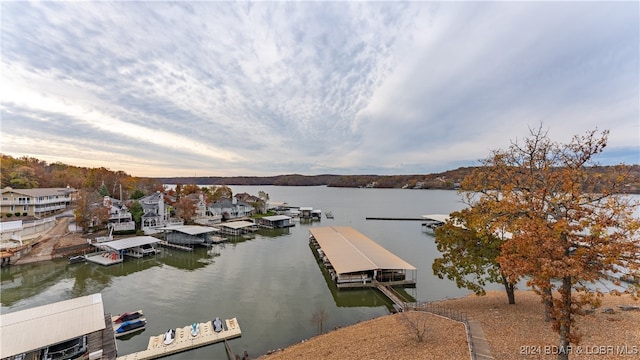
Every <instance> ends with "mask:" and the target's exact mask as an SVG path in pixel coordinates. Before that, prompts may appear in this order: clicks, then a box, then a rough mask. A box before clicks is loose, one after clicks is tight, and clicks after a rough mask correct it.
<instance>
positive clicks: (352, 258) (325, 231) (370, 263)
mask: <svg viewBox="0 0 640 360" xmlns="http://www.w3.org/2000/svg"><path fill="white" fill-rule="evenodd" d="M309 231H310V232H311V235H312V236H313V237H314V238H315V239H316V241H317V242H318V244H319V245H320V247H321V248H322V251H324V253H325V255H326V256H327V258H329V261H330V262H331V265H333V268H334V269H336V271H337V272H338V274H346V273H353V272H360V271H368V270H415V269H416V268H415V267H414V266H413V265H411V264H409V263H408V262H406V261H404V260H402V259H401V258H399V257H398V256H396V255H395V254H393V253H391V252H390V251H389V250H387V249H385V248H383V247H382V246H380V245H379V244H378V243H376V242H374V241H373V240H371V239H369V238H368V237H366V236H365V235H363V234H362V233H360V232H359V231H357V230H355V229H354V228H352V227H349V226H327V227H312V228H311V229H309Z"/></svg>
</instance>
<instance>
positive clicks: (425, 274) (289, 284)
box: [0, 186, 499, 359]
mask: <svg viewBox="0 0 640 360" xmlns="http://www.w3.org/2000/svg"><path fill="white" fill-rule="evenodd" d="M231 188H232V189H233V192H234V194H236V193H240V192H247V193H249V194H252V195H257V194H258V191H261V190H262V191H265V192H266V193H268V194H269V196H270V199H271V201H276V202H287V203H288V204H289V205H292V206H310V207H313V208H314V209H321V210H322V211H323V212H327V211H331V212H332V213H333V215H334V219H327V218H326V217H325V216H324V215H323V218H322V220H321V221H316V222H313V223H296V226H295V227H292V228H288V229H285V230H270V231H261V232H260V233H258V234H255V235H252V236H251V237H249V238H246V239H242V240H241V241H237V242H233V243H227V244H224V245H218V246H215V247H213V248H210V249H205V248H201V249H197V250H196V251H194V252H193V253H186V252H180V251H172V250H166V249H165V250H163V253H161V254H159V255H157V256H155V257H150V258H145V259H139V260H136V259H129V258H128V259H126V260H125V262H124V263H122V264H118V265H114V266H111V267H103V266H100V265H97V264H90V263H84V264H73V265H69V264H67V263H66V261H64V260H61V261H49V262H45V263H38V264H29V265H21V266H20V265H19V266H12V267H9V268H3V269H2V277H1V279H2V291H1V297H0V301H1V303H2V308H1V311H2V313H6V312H10V311H16V310H20V309H25V308H29V307H33V306H38V305H43V304H48V303H52V302H56V301H60V300H65V299H70V298H74V297H78V296H84V295H88V294H92V293H96V292H100V293H102V298H103V302H104V307H105V311H106V312H110V313H112V314H114V315H115V314H119V313H122V312H125V311H132V310H137V309H142V310H143V311H144V313H145V316H146V317H147V320H148V324H147V328H146V330H145V331H144V332H143V333H141V334H140V335H136V336H133V337H132V338H130V339H127V340H118V341H117V346H118V353H119V354H128V353H132V352H135V351H140V350H144V349H145V348H146V346H147V343H148V340H149V336H154V335H159V334H162V333H164V332H165V331H166V330H167V329H169V328H172V327H173V328H174V327H182V326H186V325H189V324H191V323H193V322H204V321H206V320H211V319H213V318H215V317H216V316H218V317H220V318H223V319H224V318H231V317H236V318H237V319H238V322H239V324H240V327H241V329H242V337H241V338H238V339H234V340H232V341H230V345H231V347H232V349H233V350H234V351H235V352H236V353H242V352H244V351H245V350H246V351H248V352H249V355H250V356H252V357H255V356H258V355H261V354H264V353H266V352H267V351H269V350H272V349H277V348H282V347H285V346H288V345H290V344H292V343H296V342H299V341H301V340H303V339H306V338H309V337H311V336H314V335H315V334H316V325H315V324H314V323H313V322H312V321H311V318H312V315H313V313H314V312H316V311H318V310H319V309H324V310H325V311H326V312H327V313H328V318H327V320H326V322H325V325H324V328H325V330H327V329H333V328H335V327H340V326H345V325H350V324H353V323H356V322H359V321H363V320H367V319H370V318H374V317H377V316H380V315H384V314H387V313H389V310H388V306H389V303H388V300H386V299H385V298H384V297H383V296H381V295H379V294H378V293H377V292H376V291H374V290H353V291H341V292H337V291H335V290H334V289H332V288H331V287H330V286H329V284H328V282H327V279H326V277H325V276H324V275H323V272H322V271H321V268H320V266H319V265H318V263H317V262H316V260H315V258H314V256H313V253H312V252H311V249H310V247H309V241H308V236H309V228H310V227H311V226H331V225H335V226H351V227H353V228H355V229H356V230H358V231H360V232H362V233H363V234H365V235H366V236H368V237H369V238H371V239H372V240H374V241H376V242H377V243H379V244H380V245H382V246H384V247H385V248H387V249H388V250H390V251H391V252H393V253H394V254H396V255H398V256H399V257H401V258H402V259H404V260H406V261H408V262H409V263H411V264H412V265H413V266H415V267H416V268H417V269H418V278H417V281H418V284H417V286H416V288H415V289H408V290H407V292H408V293H409V294H410V295H412V296H414V297H415V298H416V299H418V300H421V301H429V300H437V299H442V298H446V297H459V296H463V295H465V294H467V291H466V290H461V289H457V288H456V286H455V284H454V283H452V282H450V281H448V280H440V279H438V278H437V277H435V276H433V273H432V270H431V264H432V262H433V259H434V258H435V257H437V255H438V252H437V250H436V247H435V244H434V242H433V237H432V235H431V234H430V233H427V232H424V231H423V230H422V226H421V222H420V221H380V220H366V219H365V218H366V217H411V218H418V217H420V215H423V214H432V213H449V212H451V211H454V210H458V209H461V208H463V207H464V204H462V202H461V198H460V196H459V195H458V194H457V193H456V192H455V191H438V190H401V189H351V188H328V187H323V186H322V187H278V186H231ZM495 288H499V287H498V286H496V287H495ZM171 358H173V359H194V358H198V359H199V358H209V359H225V358H226V353H225V349H224V346H222V345H220V344H217V345H212V346H208V347H204V348H200V349H196V350H193V351H190V352H185V353H182V354H177V355H174V356H172V357H171Z"/></svg>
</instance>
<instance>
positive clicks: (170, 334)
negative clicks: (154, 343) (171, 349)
mask: <svg viewBox="0 0 640 360" xmlns="http://www.w3.org/2000/svg"><path fill="white" fill-rule="evenodd" d="M175 338H176V331H175V330H174V329H169V330H167V332H166V333H164V344H165V345H169V344H171V343H172V342H173V340H174V339H175Z"/></svg>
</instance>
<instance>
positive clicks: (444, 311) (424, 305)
mask: <svg viewBox="0 0 640 360" xmlns="http://www.w3.org/2000/svg"><path fill="white" fill-rule="evenodd" d="M404 311H423V312H428V313H431V314H435V315H438V316H442V317H445V318H448V319H451V320H454V321H458V322H461V323H462V324H463V325H464V328H465V332H466V333H467V343H468V344H469V355H470V358H471V360H477V359H478V354H477V352H476V346H475V345H474V343H473V336H472V334H471V325H470V324H469V318H468V317H467V314H466V313H464V312H462V311H460V310H455V309H450V308H447V307H444V306H440V305H438V304H434V303H430V302H413V303H405V304H404Z"/></svg>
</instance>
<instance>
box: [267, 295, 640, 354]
mask: <svg viewBox="0 0 640 360" xmlns="http://www.w3.org/2000/svg"><path fill="white" fill-rule="evenodd" d="M437 303H438V304H439V305H440V306H442V307H446V308H450V309H452V310H456V311H460V312H462V313H465V314H466V315H467V316H468V318H469V319H472V320H476V321H478V322H479V323H480V324H481V325H482V328H483V331H484V334H485V337H486V338H487V341H488V343H489V346H490V348H491V354H492V355H493V357H494V359H496V360H502V359H504V360H511V359H556V358H557V345H558V335H557V334H556V333H555V332H554V331H553V330H552V329H551V325H550V323H545V322H544V312H543V311H544V307H543V305H542V303H541V302H540V298H539V297H538V295H536V294H535V293H533V292H531V291H517V292H516V304H515V305H509V304H507V298H506V295H505V294H504V293H503V292H498V291H492V292H488V293H487V295H486V296H475V295H469V296H466V297H464V298H459V299H449V300H443V301H438V302H437ZM619 305H632V306H640V302H638V301H634V300H633V299H632V298H631V297H630V296H628V295H622V296H613V295H605V296H604V297H603V299H602V307H601V308H599V309H596V311H595V312H594V313H593V314H590V315H586V316H579V317H578V321H577V324H578V329H579V331H580V333H581V334H582V339H581V342H580V344H578V345H573V346H572V347H573V349H572V352H571V355H570V358H571V359H597V360H609V359H637V358H640V311H637V310H636V311H621V309H620V308H619V307H618V306H619ZM604 308H611V309H612V310H613V313H610V314H607V313H603V311H602V310H603V309H604ZM402 316H403V315H402V314H394V315H386V316H382V317H379V318H376V319H372V320H369V321H365V322H362V323H358V324H355V325H352V326H348V327H345V328H341V329H338V330H335V331H332V332H329V333H327V334H323V335H320V336H316V337H314V338H311V339H309V340H305V341H304V342H301V343H297V344H294V345H291V346H289V347H287V348H285V349H283V350H281V351H277V352H275V353H273V354H269V355H264V356H261V357H260V358H259V359H263V360H290V359H313V358H315V359H417V358H419V359H452V360H453V359H468V358H469V347H468V343H467V338H466V332H465V328H464V326H463V325H462V323H460V322H457V321H453V320H449V319H445V318H442V317H439V316H435V315H432V314H421V316H422V317H423V318H424V319H425V321H426V324H427V332H426V335H425V338H424V341H422V342H417V340H416V337H415V335H414V334H413V333H412V332H411V331H410V330H409V328H408V327H407V326H406V325H405V322H404V321H403V319H402Z"/></svg>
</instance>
